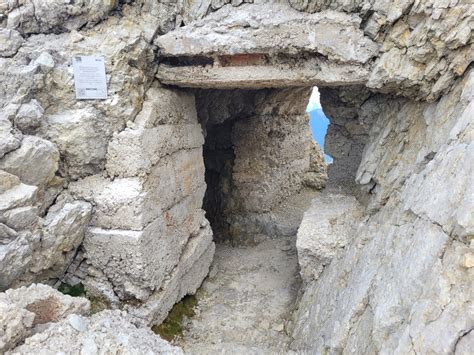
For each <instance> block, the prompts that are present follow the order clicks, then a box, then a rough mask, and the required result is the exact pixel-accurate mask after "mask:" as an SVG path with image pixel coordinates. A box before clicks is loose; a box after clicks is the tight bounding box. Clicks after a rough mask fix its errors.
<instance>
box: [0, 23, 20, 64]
mask: <svg viewBox="0 0 474 355" xmlns="http://www.w3.org/2000/svg"><path fill="white" fill-rule="evenodd" d="M22 44H23V37H21V35H20V34H19V33H18V31H15V30H10V29H6V28H0V57H10V56H13V55H15V54H16V53H17V52H18V49H19V48H20V47H21V45H22Z"/></svg>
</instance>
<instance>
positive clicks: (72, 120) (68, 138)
mask: <svg viewBox="0 0 474 355" xmlns="http://www.w3.org/2000/svg"><path fill="white" fill-rule="evenodd" d="M41 130H42V132H44V133H43V134H44V136H45V137H47V138H48V139H49V140H51V141H52V142H54V143H55V144H56V145H57V147H58V149H59V151H60V153H61V154H62V155H63V156H64V158H63V159H64V165H65V168H66V169H67V170H66V171H67V173H68V175H70V176H71V177H73V178H77V177H81V176H84V175H86V174H91V173H95V172H97V171H98V170H99V169H100V168H102V167H103V166H104V163H105V162H104V159H105V154H106V152H107V137H108V135H110V131H109V127H108V124H107V122H106V121H104V120H103V118H102V115H101V114H100V113H99V112H97V111H96V110H94V109H85V110H76V111H69V112H63V113H61V114H56V115H49V116H47V117H45V122H44V124H43V127H42V128H41Z"/></svg>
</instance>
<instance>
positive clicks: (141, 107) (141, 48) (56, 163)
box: [0, 0, 474, 353]
mask: <svg viewBox="0 0 474 355" xmlns="http://www.w3.org/2000/svg"><path fill="white" fill-rule="evenodd" d="M473 14H474V7H473V6H472V3H471V2H470V1H467V0H466V1H463V0H459V1H457V0H452V1H431V0H422V1H415V0H403V1H395V2H393V1H369V0H360V1H345V0H344V1H342V0H341V1H339V0H338V1H299V0H291V1H284V0H281V1H264V0H262V1H255V3H254V4H249V3H246V1H232V2H231V4H230V2H228V1H214V0H212V1H211V0H200V1H194V0H191V1H174V0H171V1H152V0H138V1H111V0H98V1H77V2H70V3H68V4H65V3H64V1H62V0H52V1H48V2H45V1H39V0H22V1H7V2H5V1H1V0H0V108H1V111H0V271H1V272H0V289H1V290H3V289H7V288H10V287H17V286H20V285H23V284H29V283H31V282H34V281H39V280H41V281H43V282H48V283H51V284H53V283H56V282H58V281H61V280H62V281H70V282H79V281H82V282H84V284H86V286H87V289H88V292H90V293H91V294H93V295H95V296H97V297H101V298H105V299H106V300H108V301H109V303H110V304H111V305H112V306H113V307H119V306H121V307H128V308H129V309H130V311H131V312H132V313H133V314H134V315H135V316H137V317H139V318H142V319H143V320H145V322H146V323H159V322H161V321H162V320H163V318H164V317H165V316H166V313H167V312H168V310H169V309H170V308H171V307H172V305H173V304H174V303H175V302H176V301H177V300H178V299H179V298H181V297H182V296H184V295H185V294H186V293H189V292H194V290H196V288H197V287H198V286H199V284H200V283H201V281H202V279H203V278H204V277H205V275H206V274H207V272H208V267H209V264H210V262H211V259H212V255H213V250H214V244H213V242H212V233H211V229H210V227H209V224H208V222H207V220H206V219H205V217H204V211H203V210H202V209H201V207H202V206H201V203H202V199H203V196H204V194H205V190H206V187H205V181H204V172H205V168H206V166H205V165H204V163H203V159H202V145H203V143H204V136H205V135H203V134H202V127H201V126H200V124H203V125H205V126H206V127H204V129H205V131H206V132H204V133H206V134H207V137H209V135H214V136H218V135H219V134H220V132H224V133H225V135H224V136H225V140H224V143H223V144H224V145H223V146H222V148H224V149H223V150H227V149H228V148H229V147H230V146H231V148H232V154H231V155H232V156H231V159H230V160H232V164H231V168H232V171H231V174H229V171H230V167H229V166H226V167H225V169H224V171H225V172H226V174H227V176H226V177H225V178H224V179H220V178H218V182H219V183H218V184H217V185H219V184H220V186H219V188H218V191H223V192H222V194H223V197H225V198H222V199H221V201H224V202H223V206H222V209H223V210H224V211H226V210H227V211H229V212H228V213H227V216H228V217H229V218H231V219H230V221H229V223H230V224H232V225H233V226H234V231H233V232H232V233H233V234H235V235H236V234H245V233H248V234H254V233H256V232H257V233H260V232H261V231H265V232H267V233H273V234H276V233H277V232H279V231H282V230H284V231H285V233H287V234H289V233H288V229H289V230H292V228H293V227H292V226H293V224H292V223H293V222H294V221H292V222H291V223H290V222H288V221H287V220H286V219H284V218H280V216H282V215H283V216H287V215H288V214H289V211H290V209H289V208H287V206H288V204H289V205H291V204H292V203H293V202H291V201H290V200H291V199H289V198H288V197H295V196H296V197H297V199H298V198H299V196H298V195H297V194H296V192H297V191H298V190H299V189H301V187H302V185H303V184H304V183H309V184H313V185H318V176H320V175H317V174H319V173H321V171H319V168H320V167H321V165H320V164H319V163H318V159H320V157H318V153H317V151H315V150H314V148H311V147H310V146H309V144H308V143H309V136H308V134H309V130H307V125H306V121H305V120H306V118H305V117H304V115H303V114H302V110H303V109H304V107H305V105H306V102H305V100H306V99H307V91H308V89H298V87H300V88H301V87H306V88H308V87H309V86H312V85H315V84H320V85H323V86H324V87H326V88H325V89H323V90H322V99H323V105H325V106H327V107H325V108H326V109H327V110H328V115H329V117H330V118H331V126H330V131H329V137H328V140H327V142H328V143H327V148H328V151H329V152H330V153H331V154H332V155H334V157H335V158H336V161H335V165H334V166H333V168H332V169H331V170H330V172H329V174H330V176H331V177H332V178H333V179H334V178H336V177H337V179H336V180H339V183H344V184H346V183H347V181H352V182H353V178H352V177H353V176H355V178H356V182H357V183H358V184H359V185H360V186H361V187H362V188H363V189H364V190H365V191H366V192H367V193H366V195H365V197H366V200H367V206H364V207H365V217H364V219H362V221H363V224H362V225H361V226H359V227H358V228H356V232H351V231H352V227H351V228H348V229H347V231H349V232H347V231H346V232H344V233H342V234H343V238H341V240H342V242H341V243H339V244H338V247H337V248H336V249H337V250H336V251H334V250H332V251H331V252H329V253H326V254H325V255H323V256H322V257H320V256H318V257H316V258H315V259H316V260H324V262H323V264H324V265H323V266H324V268H322V265H321V264H317V265H315V267H314V270H310V271H311V272H309V274H310V275H311V277H312V278H315V279H316V280H314V281H311V282H308V285H307V287H308V288H307V290H306V291H305V293H304V296H303V298H302V301H301V305H300V311H299V312H298V314H297V316H296V319H297V321H296V327H295V332H294V336H295V343H294V346H295V348H296V349H300V350H301V349H304V350H308V351H312V352H318V351H323V350H324V349H326V350H329V351H334V352H338V351H343V350H345V351H349V350H352V349H355V350H354V351H360V352H371V351H373V352H376V351H380V352H384V351H387V352H395V351H399V352H402V353H405V352H410V351H412V350H413V351H416V352H429V351H433V352H441V353H443V352H450V351H453V350H455V347H456V346H457V345H459V344H462V343H463V342H465V340H464V339H467V337H468V336H469V335H466V336H465V337H464V338H463V334H472V333H468V332H469V331H470V329H472V326H473V325H472V313H473V312H472V308H470V307H472V305H471V304H470V303H469V302H470V299H472V297H470V296H471V295H470V294H469V292H470V291H469V290H470V287H469V286H472V285H470V283H469V280H472V246H470V245H471V244H472V242H471V239H472V235H473V226H472V214H473V213H472V206H473V201H472V194H473V191H472V186H474V184H473V181H472V177H473V176H474V174H473V172H472V166H473V165H474V164H473V162H472V141H473V135H472V101H473V100H472V92H473V89H472V73H471V71H469V67H470V65H471V62H472V58H473V48H474V46H473V43H472V23H473V21H472V18H473ZM193 20H198V21H197V22H192V21H193ZM183 24H185V25H187V26H184V27H181V25H183ZM168 32H170V33H168ZM88 54H99V55H102V56H103V57H104V59H105V62H106V68H107V84H108V99H106V100H101V101H78V100H76V98H75V96H74V91H73V73H72V69H71V60H72V58H73V57H74V56H76V55H88ZM249 54H250V55H251V56H250V57H249V56H248V55H249ZM156 78H158V81H160V80H161V81H162V83H161V84H160V83H157V82H156ZM163 83H167V84H173V85H176V86H181V87H194V88H198V89H203V88H214V89H216V90H217V92H216V93H215V96H217V97H221V95H222V97H224V96H225V95H224V94H223V91H222V89H240V90H241V92H240V93H237V92H235V91H228V92H227V94H226V95H228V97H227V98H223V99H222V100H223V101H222V102H224V103H226V104H225V105H222V104H218V105H217V106H216V107H215V108H214V109H211V110H209V112H207V113H203V111H202V107H203V106H202V102H203V101H201V100H202V97H200V96H199V93H198V92H190V91H183V90H182V89H178V88H176V87H175V88H170V87H163V86H161V85H162V84H163ZM289 87H292V88H293V89H288V88H289ZM362 87H365V88H368V89H369V90H370V93H369V92H368V91H367V89H362ZM257 88H258V89H261V90H260V91H258V92H257V91H252V90H254V89H257ZM269 88H276V89H275V90H274V91H271V90H268V89H269ZM295 88H296V89H295ZM305 90H306V91H305ZM229 93H230V94H229ZM195 94H196V95H197V97H198V102H197V104H198V105H197V106H198V112H199V120H198V117H197V114H196V109H195V98H194V95H195ZM414 100H418V101H414ZM217 102H218V103H219V102H220V101H219V100H218V101H217ZM430 102H432V103H430ZM227 103H230V104H229V105H227ZM204 106H206V105H204ZM211 106H212V105H207V107H208V108H209V107H211ZM229 115H230V116H229ZM239 115H240V117H238V116H239ZM231 116H233V117H231ZM226 122H229V123H230V122H233V124H232V128H231V129H230V131H229V130H228V128H223V131H219V130H218V128H217V125H220V124H224V125H225V124H227V123H226ZM213 125H215V126H216V127H210V126H213ZM303 127H304V129H305V130H303ZM214 128H215V129H216V132H213V129H214ZM207 137H206V138H207ZM223 138H224V137H223ZM210 142H212V140H210ZM229 144H230V145H229ZM363 147H364V148H363ZM311 156H313V158H314V159H313V160H311ZM228 161H229V160H228V159H226V160H225V163H227V162H228ZM359 162H360V163H359ZM224 165H225V164H224ZM297 172H298V173H297ZM303 172H305V173H306V172H309V174H306V175H303ZM315 174H316V175H315ZM354 174H355V175H354ZM229 176H230V178H229ZM226 179H228V180H230V184H231V186H232V189H230V190H229V191H228V192H227V191H226V190H225V186H226V182H225V180H226ZM221 182H222V183H221ZM219 193H220V192H219ZM288 201H290V202H291V203H290V202H288ZM354 205H356V204H355V203H354ZM357 208H359V207H357ZM343 211H345V210H344V209H343ZM277 212H278V213H280V214H278V213H277ZM296 215H297V213H296ZM309 215H311V214H309ZM349 215H350V214H349ZM354 215H358V214H357V213H354ZM285 218H286V217H285ZM331 218H332V217H330V218H329V219H331ZM334 218H336V224H337V223H339V222H337V221H339V220H341V221H346V219H343V218H341V219H340V218H339V215H337V216H335V217H334ZM282 221H283V222H282ZM250 222H251V223H250ZM346 222H347V221H346ZM346 222H340V223H346ZM347 223H349V224H350V225H351V226H353V225H357V223H358V220H356V219H354V220H352V221H349V222H347ZM311 224H312V223H309V225H311ZM288 226H290V228H288ZM344 226H345V225H344ZM285 228H287V229H285ZM343 229H344V230H346V229H345V228H343ZM352 233H353V234H352ZM323 242H324V241H323ZM470 243H471V244H470ZM330 244H331V241H329V245H330ZM341 245H343V246H341ZM469 248H470V249H469ZM318 255H319V254H318ZM331 260H332V261H331ZM317 262H319V261H317ZM320 269H321V270H320ZM66 271H67V273H66V276H65V272H66ZM446 324H448V325H449V326H446ZM367 334H370V336H367ZM459 346H460V345H459Z"/></svg>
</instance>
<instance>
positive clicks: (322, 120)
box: [306, 87, 332, 163]
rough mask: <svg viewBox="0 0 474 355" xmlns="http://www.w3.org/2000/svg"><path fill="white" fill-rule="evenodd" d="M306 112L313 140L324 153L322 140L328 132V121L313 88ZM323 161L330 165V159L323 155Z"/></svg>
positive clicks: (317, 92)
mask: <svg viewBox="0 0 474 355" xmlns="http://www.w3.org/2000/svg"><path fill="white" fill-rule="evenodd" d="M306 112H308V113H309V117H310V118H309V125H310V127H311V132H312V133H313V138H314V140H315V141H316V142H318V144H319V146H320V147H321V149H322V150H323V151H324V139H325V137H326V133H327V130H328V125H329V119H328V118H327V117H326V115H325V114H324V112H323V109H322V107H321V102H320V100H319V91H318V88H317V87H314V88H313V93H312V94H311V98H310V99H309V103H308V106H307V108H306ZM324 159H325V160H326V163H332V158H331V157H330V156H329V155H327V154H324Z"/></svg>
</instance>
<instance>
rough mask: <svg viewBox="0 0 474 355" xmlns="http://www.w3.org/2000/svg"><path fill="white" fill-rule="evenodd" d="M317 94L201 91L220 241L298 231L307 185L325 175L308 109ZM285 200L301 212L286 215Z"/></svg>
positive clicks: (210, 203)
mask: <svg viewBox="0 0 474 355" xmlns="http://www.w3.org/2000/svg"><path fill="white" fill-rule="evenodd" d="M311 92H312V88H311V87H304V88H291V89H261V90H196V92H195V96H196V107H197V112H198V119H199V121H200V123H201V125H202V127H203V132H204V135H205V144H204V149H203V152H204V163H205V168H206V173H205V174H206V176H205V178H206V184H207V191H206V194H205V197H204V203H203V208H204V210H205V211H206V217H207V219H208V220H209V221H210V223H211V226H212V229H213V232H214V238H215V240H216V241H224V240H230V241H233V242H236V243H246V242H252V241H255V239H256V238H258V237H259V236H261V235H265V236H280V235H294V234H296V230H297V228H298V225H299V222H300V219H301V217H302V215H303V213H304V210H305V209H306V208H307V207H308V205H309V200H310V197H307V198H306V200H305V203H303V202H301V203H299V201H302V197H301V195H304V194H305V193H303V190H304V191H305V192H307V191H306V190H311V191H315V189H316V190H317V189H321V188H323V187H324V185H325V181H326V164H325V162H324V159H323V156H322V153H321V150H320V149H319V147H318V145H317V144H315V141H314V140H313V137H312V135H311V131H310V128H309V116H308V115H307V113H306V108H307V104H308V101H309V97H310V95H311ZM306 195H307V194H306ZM308 196H312V195H311V194H309V195H308ZM293 200H297V201H293ZM287 204H288V205H290V204H291V205H292V206H288V207H289V208H292V209H293V210H295V209H298V208H299V209H300V210H298V211H296V210H295V211H294V213H288V209H287V208H286V205H287ZM295 205H296V206H297V207H296V208H295V207H294V206H295ZM299 205H301V207H298V206H299ZM283 210H285V211H286V212H285V213H283ZM285 215H286V216H285ZM288 216H289V217H288Z"/></svg>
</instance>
